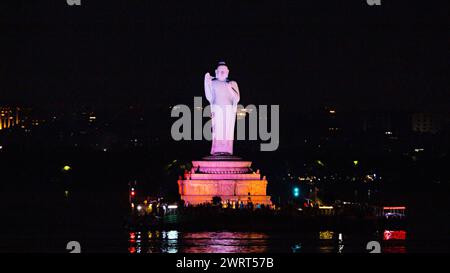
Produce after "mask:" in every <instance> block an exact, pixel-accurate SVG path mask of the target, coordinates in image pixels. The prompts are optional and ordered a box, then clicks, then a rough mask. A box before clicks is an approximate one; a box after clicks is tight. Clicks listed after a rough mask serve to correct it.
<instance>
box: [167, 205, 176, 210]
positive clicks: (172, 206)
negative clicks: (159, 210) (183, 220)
mask: <svg viewBox="0 0 450 273" xmlns="http://www.w3.org/2000/svg"><path fill="white" fill-rule="evenodd" d="M167 208H169V209H177V208H178V206H177V205H168V206H167Z"/></svg>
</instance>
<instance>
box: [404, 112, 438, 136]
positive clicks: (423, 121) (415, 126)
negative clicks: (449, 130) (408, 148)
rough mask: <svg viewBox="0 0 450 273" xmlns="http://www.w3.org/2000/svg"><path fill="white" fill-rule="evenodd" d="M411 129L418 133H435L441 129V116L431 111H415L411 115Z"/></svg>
mask: <svg viewBox="0 0 450 273" xmlns="http://www.w3.org/2000/svg"><path fill="white" fill-rule="evenodd" d="M411 122H412V124H411V125H412V130H413V131H414V132H418V133H432V134H434V133H437V132H438V131H439V130H440V129H441V118H440V116H439V115H436V114H432V113H415V114H413V115H412V121H411Z"/></svg>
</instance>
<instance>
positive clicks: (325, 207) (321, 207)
mask: <svg viewBox="0 0 450 273" xmlns="http://www.w3.org/2000/svg"><path fill="white" fill-rule="evenodd" d="M319 209H333V206H319Z"/></svg>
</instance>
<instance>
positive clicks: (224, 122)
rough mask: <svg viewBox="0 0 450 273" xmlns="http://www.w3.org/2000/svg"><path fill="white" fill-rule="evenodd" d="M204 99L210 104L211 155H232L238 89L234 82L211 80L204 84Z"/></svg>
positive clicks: (238, 96) (238, 97)
mask: <svg viewBox="0 0 450 273" xmlns="http://www.w3.org/2000/svg"><path fill="white" fill-rule="evenodd" d="M205 95H206V99H207V100H208V101H209V103H210V104H211V118H212V122H211V128H212V147H211V154H212V155H214V154H230V155H232V154H233V139H234V125H235V123H236V110H237V103H238V102H239V99H240V95H239V88H238V85H237V83H236V82H234V81H219V80H217V79H214V80H212V82H211V84H210V85H209V84H207V83H205Z"/></svg>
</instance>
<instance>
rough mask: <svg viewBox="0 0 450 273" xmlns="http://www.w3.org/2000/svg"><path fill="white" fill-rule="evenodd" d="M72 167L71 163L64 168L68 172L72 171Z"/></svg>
mask: <svg viewBox="0 0 450 273" xmlns="http://www.w3.org/2000/svg"><path fill="white" fill-rule="evenodd" d="M71 169H72V167H70V166H69V165H66V166H64V167H63V170H64V171H66V172H68V171H70V170H71Z"/></svg>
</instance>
